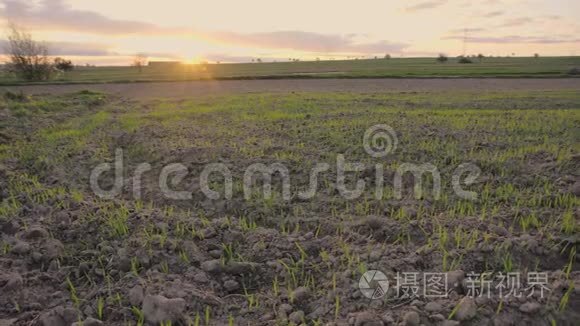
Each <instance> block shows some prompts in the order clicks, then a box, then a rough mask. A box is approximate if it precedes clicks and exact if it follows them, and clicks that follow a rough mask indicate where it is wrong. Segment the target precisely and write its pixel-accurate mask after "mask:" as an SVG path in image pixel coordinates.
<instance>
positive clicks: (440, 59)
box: [437, 53, 449, 63]
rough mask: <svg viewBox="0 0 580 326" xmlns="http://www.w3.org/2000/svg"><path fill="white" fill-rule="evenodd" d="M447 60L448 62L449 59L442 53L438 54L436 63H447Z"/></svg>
mask: <svg viewBox="0 0 580 326" xmlns="http://www.w3.org/2000/svg"><path fill="white" fill-rule="evenodd" d="M447 60H449V58H448V57H447V56H446V55H445V54H443V53H440V54H439V56H438V57H437V61H438V62H440V63H444V62H447Z"/></svg>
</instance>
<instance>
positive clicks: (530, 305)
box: [520, 302, 542, 314]
mask: <svg viewBox="0 0 580 326" xmlns="http://www.w3.org/2000/svg"><path fill="white" fill-rule="evenodd" d="M540 309H542V305H540V304H539V303H537V302H526V303H524V304H523V305H521V306H520V311H521V312H524V313H526V314H535V313H537V312H538V311H540Z"/></svg>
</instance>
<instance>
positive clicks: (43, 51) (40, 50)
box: [6, 24, 54, 81]
mask: <svg viewBox="0 0 580 326" xmlns="http://www.w3.org/2000/svg"><path fill="white" fill-rule="evenodd" d="M6 50H7V53H8V54H9V55H10V63H9V64H8V69H9V71H11V72H13V73H14V74H16V76H18V77H20V78H22V79H25V80H31V81H32V80H48V79H50V78H51V77H52V76H53V73H54V67H53V64H52V61H51V60H50V58H49V57H48V47H47V46H46V44H44V43H41V42H37V41H35V40H33V39H32V36H31V35H30V34H29V33H27V32H25V31H23V30H22V29H20V28H19V27H18V26H16V25H15V24H10V25H9V35H8V48H7V49H6Z"/></svg>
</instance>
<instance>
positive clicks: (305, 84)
mask: <svg viewBox="0 0 580 326" xmlns="http://www.w3.org/2000/svg"><path fill="white" fill-rule="evenodd" d="M84 89H90V90H94V91H100V92H106V93H110V94H116V95H121V96H124V97H132V98H156V97H172V98H186V97H192V96H201V95H220V94H239V93H261V92H281V93H291V92H354V93H383V92H404V91H406V92H428V91H436V92H443V91H482V92H486V91H503V90H512V91H540V90H542V91H545V90H571V89H576V90H579V91H580V78H554V79H552V78H550V79H541V78H538V79H533V78H522V79H519V78H514V79H505V78H473V79H471V78H469V79H467V78H459V79H448V78H447V79H444V78H433V79H404V78H400V79H296V80H293V79H286V80H226V81H190V82H152V83H125V84H70V85H34V86H6V87H0V93H4V92H5V91H7V90H10V91H13V92H20V91H22V92H24V93H26V94H52V95H60V94H67V93H72V92H77V91H80V90H84Z"/></svg>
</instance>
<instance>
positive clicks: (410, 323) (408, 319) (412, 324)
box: [403, 311, 421, 326]
mask: <svg viewBox="0 0 580 326" xmlns="http://www.w3.org/2000/svg"><path fill="white" fill-rule="evenodd" d="M403 324H404V325H406V326H419V324H421V318H420V317H419V314H418V313H417V312H416V311H409V312H407V313H406V314H405V316H403Z"/></svg>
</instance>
